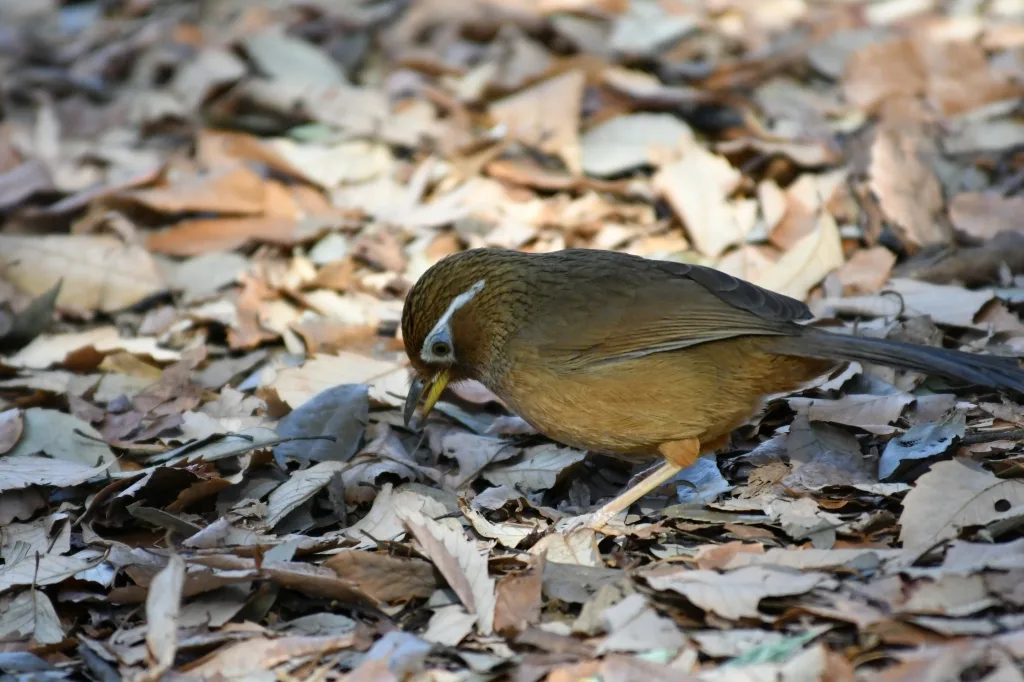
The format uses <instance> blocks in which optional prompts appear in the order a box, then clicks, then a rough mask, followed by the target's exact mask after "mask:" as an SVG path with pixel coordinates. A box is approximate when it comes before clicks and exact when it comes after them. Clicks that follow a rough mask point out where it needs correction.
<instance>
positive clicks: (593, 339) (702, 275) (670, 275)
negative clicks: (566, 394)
mask: <svg viewBox="0 0 1024 682" xmlns="http://www.w3.org/2000/svg"><path fill="white" fill-rule="evenodd" d="M569 271H570V272H571V270H569ZM584 276H585V277H586V283H585V284H586V285H585V286H572V284H573V283H572V282H571V281H570V282H567V283H566V286H564V287H563V291H564V295H563V296H561V297H558V298H557V299H554V300H553V301H552V303H551V305H552V306H553V307H552V308H551V310H550V311H547V312H546V313H545V314H544V315H543V319H544V320H545V322H546V324H545V325H543V326H541V325H530V326H529V331H528V332H527V333H528V334H529V338H524V339H523V340H524V341H525V342H527V343H530V344H532V345H533V346H534V347H535V348H536V349H537V350H538V351H539V352H541V353H543V354H545V356H547V357H550V358H558V360H559V362H560V363H561V365H562V366H566V367H581V366H586V365H591V364H594V363H603V362H615V361H620V360H626V359H631V358H637V357H642V356H645V355H650V354H652V353H662V352H667V351H674V350H680V349H683V348H688V347H690V346H695V345H698V344H702V343H708V342H711V341H720V340H723V339H729V338H734V337H738V336H751V335H753V336H765V335H769V336H788V335H793V334H796V333H798V331H799V327H798V326H797V325H796V324H795V321H796V320H802V319H807V318H810V317H811V313H810V310H808V308H807V306H806V305H804V304H803V303H801V302H800V301H797V300H796V299H793V298H790V297H788V296H783V295H781V294H776V293H774V292H771V291H768V290H767V289H763V288H761V287H758V286H755V285H753V284H750V283H749V282H745V281H743V280H740V279H736V278H735V277H731V276H729V275H727V274H725V273H723V272H720V271H718V270H714V269H711V268H706V267H700V266H693V265H686V264H681V263H670V262H661V261H659V262H656V267H653V268H652V267H644V268H625V269H622V268H620V267H618V264H614V265H613V266H612V267H609V268H607V269H605V270H598V271H595V270H593V269H592V270H590V274H589V275H584Z"/></svg>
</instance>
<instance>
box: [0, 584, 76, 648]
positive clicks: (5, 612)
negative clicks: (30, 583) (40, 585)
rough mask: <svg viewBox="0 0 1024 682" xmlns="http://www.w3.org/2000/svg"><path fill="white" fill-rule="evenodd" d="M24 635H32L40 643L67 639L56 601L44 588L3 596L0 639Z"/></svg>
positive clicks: (52, 642)
mask: <svg viewBox="0 0 1024 682" xmlns="http://www.w3.org/2000/svg"><path fill="white" fill-rule="evenodd" d="M21 637H32V638H34V639H35V640H36V641H37V642H39V643H40V644H57V643H58V642H62V641H64V637H65V635H64V627H63V626H62V625H61V623H60V618H59V617H58V616H57V611H56V610H55V609H54V608H53V602H51V601H50V598H49V597H47V596H46V593H45V592H43V591H42V590H33V589H29V590H25V591H24V592H21V593H20V594H18V595H17V596H16V597H11V596H5V597H4V598H0V639H2V640H13V639H19V638H21Z"/></svg>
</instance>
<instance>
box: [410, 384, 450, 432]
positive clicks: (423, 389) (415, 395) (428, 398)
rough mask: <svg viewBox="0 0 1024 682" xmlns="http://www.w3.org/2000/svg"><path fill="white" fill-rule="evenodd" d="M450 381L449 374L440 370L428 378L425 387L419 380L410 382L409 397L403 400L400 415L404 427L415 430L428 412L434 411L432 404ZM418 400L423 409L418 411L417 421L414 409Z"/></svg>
mask: <svg viewBox="0 0 1024 682" xmlns="http://www.w3.org/2000/svg"><path fill="white" fill-rule="evenodd" d="M450 380H451V373H450V372H449V371H448V370H446V369H442V370H440V371H439V372H437V373H436V374H434V376H432V377H430V379H429V380H428V381H427V383H426V385H424V384H423V382H422V381H420V380H419V379H413V380H412V386H410V387H409V395H407V396H406V398H405V409H404V410H403V413H402V416H403V418H404V419H405V425H406V426H408V427H409V428H411V429H416V428H417V427H418V426H419V423H420V422H421V421H423V420H424V419H426V418H427V415H428V414H430V411H431V410H433V409H434V403H436V402H437V400H438V398H440V397H441V394H442V393H443V392H444V389H445V387H446V386H447V385H448V382H449V381H450ZM420 400H422V401H423V408H422V409H421V410H420V416H419V418H418V419H417V418H416V407H417V406H418V405H419V404H420Z"/></svg>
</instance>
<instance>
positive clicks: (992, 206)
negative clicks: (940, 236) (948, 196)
mask: <svg viewBox="0 0 1024 682" xmlns="http://www.w3.org/2000/svg"><path fill="white" fill-rule="evenodd" d="M1022 215H1024V197H1005V196H1002V195H1000V194H993V193H982V192H962V193H960V194H957V195H956V196H955V197H953V200H952V201H950V203H949V218H950V220H952V221H953V225H955V226H956V228H957V229H958V230H960V232H962V233H963V234H965V235H967V236H968V237H971V238H972V239H976V240H979V241H985V240H988V239H991V238H992V237H994V236H996V235H997V234H999V233H1000V232H1006V231H1008V230H1016V231H1018V232H1019V231H1021V230H1024V225H1022V224H1021V219H1020V217H1021V216H1022Z"/></svg>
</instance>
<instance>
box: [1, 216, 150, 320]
mask: <svg viewBox="0 0 1024 682" xmlns="http://www.w3.org/2000/svg"><path fill="white" fill-rule="evenodd" d="M0 269H2V270H3V272H4V278H5V279H7V280H8V281H10V282H11V283H12V284H14V285H15V286H16V287H18V288H19V289H21V290H22V291H24V292H25V293H28V294H30V295H32V296H42V295H44V294H46V293H47V292H48V291H50V290H51V289H52V288H53V287H54V284H55V283H56V281H57V280H58V279H61V280H63V282H64V284H63V286H62V287H61V288H60V292H59V294H58V295H57V305H58V306H60V307H73V308H78V309H80V310H90V311H92V310H95V311H100V312H104V313H112V312H115V311H118V310H123V309H124V308H127V307H129V306H132V305H134V304H136V303H138V302H139V301H141V300H143V299H144V298H147V297H149V296H153V295H155V294H158V293H161V292H163V291H166V289H167V286H166V283H165V282H164V280H163V277H162V276H161V274H160V271H159V269H158V268H157V265H156V262H155V261H154V260H153V257H152V256H151V255H150V254H149V252H148V251H146V250H145V249H144V248H142V247H141V246H136V245H125V244H123V243H122V242H121V241H120V240H118V239H116V238H114V237H109V236H105V235H46V236H32V237H28V236H19V235H4V234H0Z"/></svg>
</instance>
